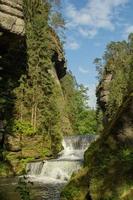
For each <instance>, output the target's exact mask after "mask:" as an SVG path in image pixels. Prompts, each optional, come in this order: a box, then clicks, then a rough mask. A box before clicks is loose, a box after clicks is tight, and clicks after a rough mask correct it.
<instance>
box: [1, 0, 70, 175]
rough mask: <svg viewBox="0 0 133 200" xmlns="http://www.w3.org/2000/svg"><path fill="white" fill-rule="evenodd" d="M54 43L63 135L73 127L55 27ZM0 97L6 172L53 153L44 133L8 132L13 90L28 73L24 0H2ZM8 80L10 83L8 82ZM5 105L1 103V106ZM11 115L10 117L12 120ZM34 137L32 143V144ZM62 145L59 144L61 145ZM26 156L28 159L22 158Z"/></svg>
mask: <svg viewBox="0 0 133 200" xmlns="http://www.w3.org/2000/svg"><path fill="white" fill-rule="evenodd" d="M49 34H51V43H53V44H54V54H53V58H52V60H53V61H52V62H53V63H54V67H53V69H52V70H51V72H50V73H51V74H52V76H53V79H54V86H55V91H54V92H55V98H56V100H57V102H58V110H59V112H60V116H61V120H62V121H61V129H62V135H63V134H69V133H72V128H71V125H70V122H69V119H68V116H67V113H66V109H65V100H64V96H63V92H62V89H61V85H60V79H61V78H62V77H63V76H65V74H66V67H65V58H64V54H63V49H62V45H61V43H60V40H59V38H58V36H57V35H56V33H55V32H54V31H53V30H52V29H51V31H50V33H49ZM0 46H1V48H0V72H1V74H0V97H2V98H3V97H4V101H5V102H2V107H0V109H1V113H0V149H1V151H2V152H4V153H2V154H0V160H1V161H3V159H5V158H4V157H5V152H6V160H5V162H6V163H8V166H10V168H11V170H7V172H6V173H8V172H9V174H10V173H11V171H12V173H19V172H22V170H23V169H24V165H25V163H26V162H27V161H28V160H30V159H31V160H34V159H41V158H42V159H43V158H44V154H45V155H47V156H52V155H50V153H49V152H50V150H49V148H50V147H49V146H50V144H49V141H47V139H46V141H45V142H44V137H43V135H42V136H41V135H39V136H32V137H27V136H23V137H22V138H20V136H18V135H12V134H10V131H9V132H8V131H6V134H5V133H4V129H5V128H6V126H7V124H6V121H9V120H10V119H12V117H13V115H14V101H15V96H14V94H13V92H12V91H13V90H14V89H15V88H17V87H18V86H19V79H20V77H21V76H22V75H26V73H27V69H26V66H27V55H26V52H27V45H26V37H25V24H24V16H23V1H22V0H0ZM5 82H6V84H5ZM0 106H1V105H0ZM9 116H10V119H9ZM29 139H30V143H29ZM57 145H58V144H57ZM20 158H23V159H24V160H25V161H24V160H21V159H20ZM2 173H3V172H1V171H0V174H2Z"/></svg>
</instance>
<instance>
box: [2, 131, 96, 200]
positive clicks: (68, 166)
mask: <svg viewBox="0 0 133 200" xmlns="http://www.w3.org/2000/svg"><path fill="white" fill-rule="evenodd" d="M95 138H96V137H95V136H93V135H85V136H68V137H64V139H63V141H62V146H63V148H64V149H63V150H62V151H61V152H60V153H59V155H58V158H57V159H52V160H48V161H40V162H31V163H28V164H27V168H26V170H27V179H28V180H29V181H31V182H33V183H34V184H33V185H32V187H31V190H32V193H33V200H59V199H60V191H61V189H62V188H63V187H64V186H65V184H66V183H67V182H68V180H69V179H70V177H71V175H72V174H73V173H74V172H76V171H78V170H79V169H80V168H81V166H82V164H83V159H84V152H85V150H86V149H87V148H88V146H89V144H90V143H91V142H92V141H94V140H95ZM16 182H17V181H16V179H10V182H9V179H8V180H7V179H2V180H1V181H0V191H1V190H2V189H5V191H9V189H6V188H9V185H10V190H11V191H10V192H6V194H8V193H9V194H10V195H8V198H7V199H6V198H5V199H1V198H0V200H19V197H18V195H16V198H15V197H14V196H15V193H14V192H13V189H11V188H13V187H15V184H16ZM1 183H2V184H1ZM3 184H4V185H3Z"/></svg>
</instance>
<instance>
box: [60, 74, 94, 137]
mask: <svg viewBox="0 0 133 200" xmlns="http://www.w3.org/2000/svg"><path fill="white" fill-rule="evenodd" d="M61 84H62V88H63V91H64V95H65V100H66V103H67V112H68V116H69V119H70V122H71V124H72V128H73V130H74V133H75V134H95V133H96V127H97V123H96V112H95V110H93V109H91V108H89V106H88V95H87V91H88V88H86V87H84V86H83V85H78V84H77V82H76V79H75V77H74V76H73V75H72V73H71V72H68V73H67V75H66V76H65V77H64V78H63V79H62V80H61Z"/></svg>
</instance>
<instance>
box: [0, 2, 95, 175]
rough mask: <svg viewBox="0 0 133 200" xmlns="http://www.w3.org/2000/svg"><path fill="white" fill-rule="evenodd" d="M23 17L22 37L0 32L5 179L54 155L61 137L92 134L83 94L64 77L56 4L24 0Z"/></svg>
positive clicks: (0, 123) (0, 126)
mask: <svg viewBox="0 0 133 200" xmlns="http://www.w3.org/2000/svg"><path fill="white" fill-rule="evenodd" d="M23 15H24V22H25V35H16V34H15V33H14V32H13V33H10V32H8V31H6V30H3V29H2V32H1V36H0V41H1V43H2V47H3V48H2V49H3V50H2V51H1V52H0V53H1V77H0V78H1V79H0V81H1V85H0V109H1V113H0V131H1V135H0V145H1V146H0V148H1V154H0V156H1V160H2V162H3V163H4V164H6V165H7V166H10V167H7V168H8V169H9V170H7V168H6V167H5V169H6V171H7V174H8V173H10V171H12V172H13V174H14V173H16V172H17V173H20V172H22V171H23V169H24V166H25V164H26V163H27V162H29V161H31V160H34V159H42V158H44V157H49V156H50V157H52V156H55V155H57V153H58V152H59V151H60V150H61V148H62V147H61V140H62V137H63V135H68V134H79V133H80V134H86V133H94V134H95V133H96V120H95V111H94V110H91V109H90V108H89V107H88V105H87V101H88V97H87V89H86V88H84V87H83V86H82V85H78V84H77V82H76V80H75V78H74V77H73V75H72V74H71V73H69V72H67V74H66V66H65V57H64V50H63V37H62V30H64V25H65V22H64V20H63V18H62V16H61V14H60V12H59V1H47V0H46V1H41V0H34V1H32V0H24V1H23ZM59 36H60V37H59ZM29 140H30V143H29ZM4 164H2V165H1V170H0V171H1V172H0V173H1V174H4V167H3V166H4Z"/></svg>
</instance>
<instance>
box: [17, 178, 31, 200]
mask: <svg viewBox="0 0 133 200" xmlns="http://www.w3.org/2000/svg"><path fill="white" fill-rule="evenodd" d="M17 191H18V192H19V194H20V198H21V200H31V197H30V187H29V185H28V182H27V179H26V177H25V176H24V177H22V178H19V181H18V186H17Z"/></svg>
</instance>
